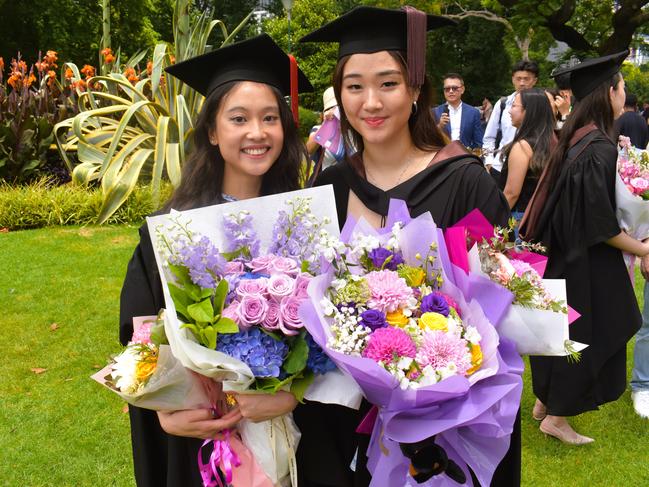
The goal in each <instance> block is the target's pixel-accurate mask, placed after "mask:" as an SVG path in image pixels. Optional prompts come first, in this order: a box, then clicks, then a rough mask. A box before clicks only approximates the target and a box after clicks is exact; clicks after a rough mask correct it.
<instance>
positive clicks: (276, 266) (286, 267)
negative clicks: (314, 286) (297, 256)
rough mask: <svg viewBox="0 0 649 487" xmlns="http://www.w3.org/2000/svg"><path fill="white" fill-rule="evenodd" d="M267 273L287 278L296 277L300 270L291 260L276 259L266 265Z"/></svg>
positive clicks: (285, 258) (284, 258) (286, 258)
mask: <svg viewBox="0 0 649 487" xmlns="http://www.w3.org/2000/svg"><path fill="white" fill-rule="evenodd" d="M268 271H269V272H270V273H271V274H286V275H288V276H297V274H298V273H299V272H300V269H299V268H298V266H297V263H296V262H295V261H294V260H293V259H289V258H288V257H277V256H275V259H274V260H273V261H272V262H271V263H270V264H269V265H268Z"/></svg>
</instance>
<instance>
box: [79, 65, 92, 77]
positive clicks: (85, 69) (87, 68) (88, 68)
mask: <svg viewBox="0 0 649 487" xmlns="http://www.w3.org/2000/svg"><path fill="white" fill-rule="evenodd" d="M81 72H82V73H83V74H84V75H85V76H86V78H92V77H93V76H94V75H95V68H94V66H91V65H90V64H86V65H84V66H83V68H81Z"/></svg>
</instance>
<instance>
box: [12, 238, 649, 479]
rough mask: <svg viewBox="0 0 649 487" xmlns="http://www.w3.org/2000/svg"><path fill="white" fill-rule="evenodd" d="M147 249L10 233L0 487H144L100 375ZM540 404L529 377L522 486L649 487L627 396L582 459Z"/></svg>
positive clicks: (122, 242)
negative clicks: (140, 254)
mask: <svg viewBox="0 0 649 487" xmlns="http://www.w3.org/2000/svg"><path fill="white" fill-rule="evenodd" d="M136 243H137V232H136V229H135V228H134V227H129V226H120V227H101V228H97V227H86V228H79V227H67V228H49V229H41V230H29V231H21V232H10V233H7V234H0V259H1V260H0V261H1V262H3V264H4V272H3V273H2V274H1V276H0V303H1V304H2V305H3V306H4V309H3V319H2V320H1V322H0V349H1V350H2V351H3V360H2V367H0V485H6V486H12V487H13V486H26V487H39V486H57V487H59V486H75V487H76V486H102V487H103V486H132V485H134V482H133V474H132V463H131V453H130V435H129V426H128V415H127V414H125V413H124V409H123V406H124V404H123V402H122V401H121V400H120V399H119V398H118V397H117V396H116V395H115V394H112V393H110V392H108V391H106V390H104V389H102V388H101V386H99V385H98V384H96V383H95V382H93V381H91V380H90V379H89V376H90V375H91V374H92V373H94V372H95V371H96V370H97V368H98V367H99V366H103V365H104V364H105V362H106V359H107V357H108V356H109V355H110V354H111V353H114V352H116V351H117V350H118V349H119V344H118V339H117V336H118V307H119V291H120V287H121V283H122V280H123V277H124V272H125V270H126V264H127V262H128V259H129V257H130V255H131V252H132V249H133V247H134V246H135V244H136ZM636 282H637V285H636V292H637V293H638V294H639V296H638V298H639V301H640V302H641V301H642V296H641V293H642V278H641V277H640V276H639V275H636ZM54 323H56V325H57V326H56V327H55V328H56V329H55V330H52V329H51V328H52V325H53V324H54ZM612 326H614V324H612ZM632 351H633V349H632V344H630V345H629V354H628V357H629V371H630V370H631V364H632V362H631V359H632ZM38 368H42V369H46V370H45V371H44V372H42V373H38V374H37V373H35V372H33V371H32V370H31V369H38ZM533 402H534V398H533V396H532V392H531V384H530V377H529V368H528V369H526V371H525V390H524V392H523V404H522V412H523V483H522V485H523V486H526V487H527V486H532V487H536V486H543V487H554V486H556V487H573V486H574V487H581V486H588V487H600V486H602V487H604V486H606V487H609V486H613V487H616V486H625V487H626V486H632V487H635V486H644V485H649V466H648V465H649V453H648V452H649V450H648V448H647V444H648V443H647V438H649V435H648V430H649V421H647V420H641V419H640V418H638V417H637V416H636V415H635V414H634V412H633V407H632V405H631V401H630V394H629V393H628V392H627V393H625V394H624V395H623V396H622V398H620V400H618V401H617V402H615V403H612V404H607V405H606V406H604V407H603V408H602V409H601V410H600V411H598V412H591V413H586V414H583V415H582V416H580V417H578V418H577V419H576V420H575V421H574V425H575V428H576V429H577V430H578V431H580V432H582V433H584V434H587V435H589V436H593V437H594V438H596V440H597V441H596V442H595V443H594V444H593V445H588V446H585V447H580V448H578V447H567V446H564V445H563V444H561V443H559V442H558V441H555V440H553V439H552V438H545V437H544V436H543V435H542V434H541V433H540V432H539V430H538V424H537V423H536V422H535V421H533V420H532V418H531V410H532V405H533Z"/></svg>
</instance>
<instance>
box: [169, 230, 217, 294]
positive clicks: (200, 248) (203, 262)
mask: <svg viewBox="0 0 649 487" xmlns="http://www.w3.org/2000/svg"><path fill="white" fill-rule="evenodd" d="M171 263H172V264H175V265H182V266H184V267H186V268H187V269H188V270H189V277H190V278H191V280H192V282H193V283H194V284H196V285H198V286H200V287H203V288H213V287H216V284H217V279H219V277H220V276H221V275H222V274H223V272H224V271H225V264H226V262H225V259H224V258H223V257H222V256H221V254H220V253H219V249H217V248H216V246H215V245H214V244H213V243H212V242H211V241H210V239H209V238H207V237H201V239H200V240H199V241H197V242H189V243H185V244H184V245H183V246H182V247H181V248H180V249H179V250H178V252H177V253H176V255H174V257H173V258H172V259H171Z"/></svg>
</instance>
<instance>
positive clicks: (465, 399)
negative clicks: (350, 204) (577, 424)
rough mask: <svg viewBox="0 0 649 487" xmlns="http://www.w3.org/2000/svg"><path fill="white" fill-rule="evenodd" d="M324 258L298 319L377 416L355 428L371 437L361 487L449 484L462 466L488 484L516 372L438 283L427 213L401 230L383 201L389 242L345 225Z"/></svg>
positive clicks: (472, 315)
mask: <svg viewBox="0 0 649 487" xmlns="http://www.w3.org/2000/svg"><path fill="white" fill-rule="evenodd" d="M330 249H331V250H332V251H331V252H329V253H328V254H327V257H329V258H330V261H331V267H330V268H329V269H328V270H327V271H326V272H324V273H323V274H321V275H320V276H317V277H316V278H314V279H313V280H312V281H311V284H310V285H309V289H308V292H309V296H310V297H311V302H310V303H309V304H308V305H305V306H303V308H302V315H303V316H304V321H305V323H306V327H307V329H308V330H309V332H310V333H311V334H312V336H313V338H314V340H315V341H316V342H317V343H318V344H319V345H320V346H322V347H324V348H325V351H326V352H327V354H329V356H330V357H331V358H332V359H333V360H334V362H336V364H337V365H338V367H339V368H341V369H342V370H344V371H346V372H347V373H348V374H350V375H351V376H352V377H353V378H354V379H355V380H356V381H357V382H358V384H359V385H360V387H361V388H362V389H363V392H364V393H365V397H366V398H367V399H368V400H369V401H370V402H371V403H373V404H374V405H375V406H377V409H376V410H375V411H374V413H375V414H376V417H375V418H373V417H368V418H366V420H365V421H364V425H363V427H364V428H365V427H368V428H367V429H366V430H367V431H371V434H372V437H371V441H370V447H369V449H368V456H369V459H368V467H369V469H370V471H371V473H372V483H371V485H372V486H378V485H406V484H407V483H408V482H409V480H408V479H411V480H412V479H414V480H415V481H417V482H419V483H422V482H425V481H427V480H429V479H431V477H432V476H433V475H437V474H443V475H440V476H439V477H436V478H435V480H436V481H437V483H435V485H457V484H456V483H455V482H459V483H463V482H464V481H465V480H466V479H467V478H470V474H469V467H470V468H471V469H472V470H473V472H474V473H475V474H476V476H477V477H478V479H479V481H480V483H481V484H482V485H489V483H490V482H491V478H492V476H493V473H494V470H495V468H496V466H497V465H498V463H499V462H500V460H501V459H502V458H503V456H504V454H505V452H506V451H507V449H508V446H509V435H510V434H511V428H512V425H513V421H514V419H515V416H516V412H517V410H518V405H519V401H520V393H521V389H522V381H521V377H520V373H521V372H522V364H521V362H520V357H518V355H517V354H516V352H515V351H514V349H513V347H507V346H505V347H504V349H502V350H500V349H499V340H498V335H497V333H496V331H495V329H494V327H493V325H492V324H491V323H490V322H489V320H488V318H487V317H486V316H485V314H484V312H483V310H482V308H481V307H480V305H479V304H478V303H477V302H476V301H468V300H466V299H465V296H464V294H463V292H462V291H461V290H460V289H459V288H458V287H457V286H455V285H454V284H453V282H452V281H451V280H450V279H448V278H447V276H449V275H450V272H451V264H450V261H449V259H448V255H447V254H446V249H445V245H444V240H443V236H442V235H441V233H440V232H438V230H437V228H436V226H435V224H434V222H433V220H432V218H431V217H430V214H428V213H427V214H425V215H421V216H419V217H417V218H415V219H413V220H411V219H410V216H409V215H408V211H407V209H406V208H405V204H404V203H403V202H398V201H393V202H392V204H391V207H390V212H389V215H388V230H387V232H381V231H377V230H375V229H373V228H372V227H371V226H369V225H368V224H367V223H366V222H365V221H364V220H361V221H359V222H354V221H353V219H351V218H350V219H348V221H347V223H346V225H345V228H344V229H343V232H342V235H341V241H339V242H332V243H331V244H330ZM491 288H492V289H495V288H497V286H495V285H491ZM492 297H493V295H492ZM495 299H496V300H498V299H500V298H499V297H498V296H496V297H495ZM505 299H507V297H505ZM372 422H373V425H372V424H371V423H372ZM485 424H490V425H491V427H490V428H483V427H482V426H483V425H485ZM480 445H485V447H481V446H480ZM486 445H489V446H488V447H486ZM436 463H437V464H438V467H439V468H435V467H433V465H434V464H436ZM411 480H410V481H411ZM407 485H409V484H407Z"/></svg>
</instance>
